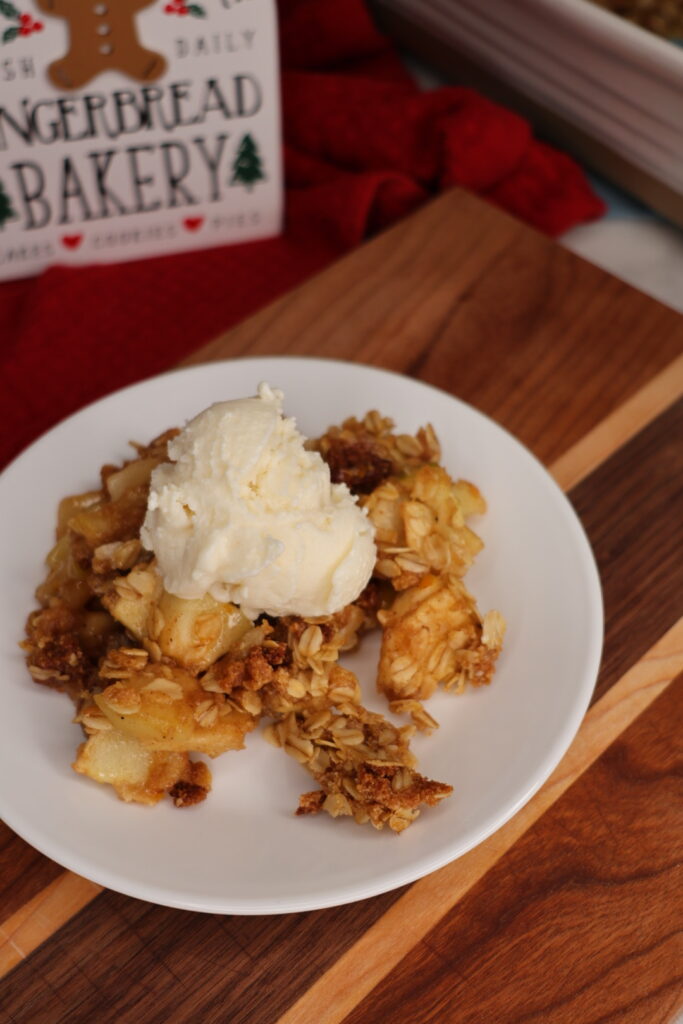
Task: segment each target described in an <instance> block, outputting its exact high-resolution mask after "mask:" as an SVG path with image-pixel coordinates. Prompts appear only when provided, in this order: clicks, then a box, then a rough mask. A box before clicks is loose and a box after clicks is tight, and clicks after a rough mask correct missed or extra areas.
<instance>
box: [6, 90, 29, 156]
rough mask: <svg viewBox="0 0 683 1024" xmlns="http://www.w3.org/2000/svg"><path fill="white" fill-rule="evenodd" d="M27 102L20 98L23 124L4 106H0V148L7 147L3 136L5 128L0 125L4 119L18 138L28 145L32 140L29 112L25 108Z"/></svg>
mask: <svg viewBox="0 0 683 1024" xmlns="http://www.w3.org/2000/svg"><path fill="white" fill-rule="evenodd" d="M28 102H29V101H28V100H22V103H21V105H22V108H23V114H24V117H25V121H24V124H23V126H22V125H20V124H19V122H18V121H17V120H15V118H13V117H12V115H11V114H10V113H9V112H8V110H7V109H6V108H5V107H0V149H8V148H9V147H8V145H7V140H6V138H5V130H4V128H3V126H2V122H3V121H5V122H6V123H7V125H8V127H10V128H11V129H12V131H13V132H16V134H17V135H18V136H19V138H20V139H22V140H23V141H24V142H26V143H27V144H28V145H29V146H30V145H31V143H32V142H33V130H32V125H31V115H30V112H29V111H28V110H27V109H26V108H27V106H28Z"/></svg>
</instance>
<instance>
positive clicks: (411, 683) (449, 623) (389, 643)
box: [377, 576, 505, 701]
mask: <svg viewBox="0 0 683 1024" xmlns="http://www.w3.org/2000/svg"><path fill="white" fill-rule="evenodd" d="M380 621H381V623H382V625H383V627H384V634H383V637H382V650H381V655H380V663H379V675H378V680H377V682H378V687H379V689H380V690H381V691H382V692H384V693H385V694H386V695H387V696H388V697H389V699H390V700H392V701H396V700H405V699H406V698H416V699H418V700H425V699H426V698H427V697H430V696H431V694H432V693H433V692H434V690H435V689H436V688H437V686H439V685H440V684H441V685H443V686H444V688H445V689H447V690H452V689H455V690H458V691H460V690H462V689H463V687H464V686H465V684H466V683H467V682H470V683H472V684H474V685H479V684H482V683H488V682H490V680H491V676H492V675H493V670H494V667H495V662H496V658H497V657H498V654H499V652H500V648H501V646H502V642H503V633H504V629H505V626H504V622H503V619H502V617H501V616H500V614H499V613H498V612H489V613H488V614H487V615H486V616H485V617H484V618H483V620H482V618H481V617H480V615H479V612H478V611H477V606H476V603H475V601H474V598H473V597H472V595H471V594H470V593H469V592H468V591H467V590H466V588H465V586H464V585H463V583H462V582H461V581H460V580H459V579H457V578H455V577H446V576H436V577H435V576H426V577H425V578H424V579H423V580H422V582H421V583H420V584H418V585H417V586H414V587H410V588H409V589H408V590H405V591H404V592H403V593H402V594H400V595H399V596H398V597H397V598H396V600H395V601H394V603H393V605H392V607H391V608H390V609H389V610H388V611H384V612H380Z"/></svg>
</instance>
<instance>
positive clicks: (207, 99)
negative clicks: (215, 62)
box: [197, 78, 232, 124]
mask: <svg viewBox="0 0 683 1024" xmlns="http://www.w3.org/2000/svg"><path fill="white" fill-rule="evenodd" d="M211 97H213V98H214V102H212V101H211ZM212 110H220V112H221V114H222V115H223V117H225V118H228V119H229V118H231V117H232V114H231V113H230V108H229V107H228V104H227V103H226V102H225V97H224V95H223V93H222V92H221V87H220V85H219V84H218V82H217V81H216V79H215V78H209V79H208V81H207V83H206V95H205V96H204V100H203V102H202V105H201V113H200V114H199V116H198V117H197V121H198V122H199V124H203V123H204V120H205V118H206V115H207V114H210V113H211V111H212Z"/></svg>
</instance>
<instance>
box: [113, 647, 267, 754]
mask: <svg viewBox="0 0 683 1024" xmlns="http://www.w3.org/2000/svg"><path fill="white" fill-rule="evenodd" d="M133 653H134V651H132V650H127V649H122V650H118V651H111V652H110V653H109V655H108V656H107V658H106V659H105V660H104V662H103V664H102V666H101V667H100V677H101V678H102V679H103V680H105V681H106V680H107V679H110V680H112V681H111V683H110V685H109V686H107V687H106V688H105V689H104V690H103V691H102V692H101V693H98V694H95V696H94V697H93V700H94V702H95V704H96V706H97V707H98V708H99V710H100V711H101V712H102V714H103V715H104V717H105V718H106V719H107V721H108V722H109V723H110V724H111V725H112V726H113V728H114V729H115V730H116V731H117V732H120V733H122V734H123V735H125V736H129V737H131V738H132V739H135V740H139V742H140V743H142V744H144V746H145V747H146V748H147V749H148V750H165V751H169V750H176V751H187V750H194V751H197V752H198V753H202V754H208V755H209V756H210V757H217V756H218V755H219V754H222V753H224V751H226V750H240V749H241V748H242V747H243V746H244V737H245V735H246V734H247V733H248V732H250V731H251V730H252V729H253V728H254V726H255V725H256V721H257V720H256V718H255V717H253V716H252V715H250V714H247V713H246V712H245V711H243V710H241V709H239V708H237V707H236V706H235V705H234V704H233V703H231V702H230V701H229V700H228V699H227V698H226V696H225V694H219V693H207V692H206V691H205V690H203V689H202V688H201V686H200V685H199V682H198V681H197V680H196V679H195V677H194V676H192V675H191V674H190V673H189V672H186V671H185V670H184V669H182V668H180V667H178V666H175V665H174V666H170V665H159V664H153V663H145V662H146V658H145V657H144V655H145V652H144V651H139V650H138V651H137V654H142V655H143V658H139V657H136V660H133Z"/></svg>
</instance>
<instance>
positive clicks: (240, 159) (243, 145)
mask: <svg viewBox="0 0 683 1024" xmlns="http://www.w3.org/2000/svg"><path fill="white" fill-rule="evenodd" d="M262 179H265V174H264V173H263V167H262V166H261V157H260V156H259V151H258V147H257V145H256V143H255V142H254V140H253V139H252V137H251V135H244V136H243V137H242V141H241V142H240V144H239V146H238V147H237V156H236V157H235V162H234V163H233V165H232V178H231V179H230V184H231V185H237V184H242V185H245V186H246V187H247V188H248V189H249V191H250V192H251V190H252V188H253V187H254V182H255V181H260V180H262Z"/></svg>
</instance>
